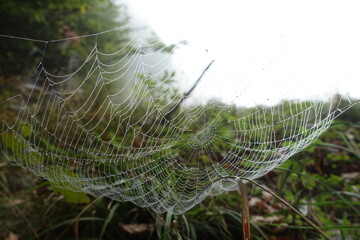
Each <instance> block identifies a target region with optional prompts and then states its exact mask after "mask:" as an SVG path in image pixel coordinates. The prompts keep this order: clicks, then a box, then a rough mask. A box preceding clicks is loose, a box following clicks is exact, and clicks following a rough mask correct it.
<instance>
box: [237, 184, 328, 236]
mask: <svg viewBox="0 0 360 240" xmlns="http://www.w3.org/2000/svg"><path fill="white" fill-rule="evenodd" d="M242 179H244V180H246V181H249V182H251V183H253V184H255V185H256V186H258V187H260V188H261V189H263V190H265V191H267V192H268V193H270V194H271V195H272V196H274V197H275V198H277V199H278V200H279V201H280V202H282V203H283V204H285V205H286V206H287V207H288V208H290V209H291V210H293V211H294V212H295V213H296V214H298V215H299V216H300V217H302V218H303V219H304V220H305V221H306V222H307V223H308V224H310V226H312V227H313V228H315V229H316V230H317V231H318V232H319V233H320V234H321V235H323V236H324V237H325V238H326V239H327V240H331V238H330V237H329V236H328V235H327V234H326V233H325V232H324V231H323V230H322V229H320V228H319V227H318V226H317V225H316V224H315V223H314V222H312V221H311V220H310V219H309V218H307V217H306V216H305V215H304V214H302V213H301V212H300V211H299V210H297V209H296V208H294V207H293V206H291V204H290V203H288V202H287V201H285V200H284V199H283V198H281V197H280V196H278V195H276V194H275V193H274V192H272V191H271V190H270V189H268V188H267V187H265V186H262V185H261V184H259V183H257V182H255V181H254V180H251V179H248V178H242Z"/></svg>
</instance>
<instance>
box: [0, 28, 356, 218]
mask: <svg viewBox="0 0 360 240" xmlns="http://www.w3.org/2000/svg"><path fill="white" fill-rule="evenodd" d="M121 30H123V28H122V29H121ZM113 31H118V29H115V30H112V31H107V32H103V33H98V34H93V35H88V36H81V37H76V38H71V39H61V40H51V41H42V42H43V43H44V44H45V45H46V51H45V50H44V58H43V61H41V62H40V63H39V65H38V66H37V68H36V70H35V71H34V74H33V76H32V79H31V81H30V82H31V83H32V85H31V86H30V87H29V88H30V91H23V92H21V93H20V94H19V95H16V96H14V97H12V98H9V99H7V105H8V109H10V110H11V112H12V114H9V115H11V116H12V117H9V119H3V120H2V135H1V136H2V138H1V144H0V148H1V150H2V152H3V154H4V156H5V157H6V158H7V159H8V160H10V161H13V162H15V163H16V164H18V165H20V166H23V167H24V168H27V169H29V170H30V171H32V172H33V173H35V174H36V175H38V176H41V177H43V178H46V179H49V180H50V181H51V182H52V183H53V184H56V185H57V186H59V187H62V188H67V189H70V190H72V191H82V192H86V193H89V194H92V195H96V196H105V197H108V198H111V199H114V200H118V201H131V202H133V203H135V204H137V205H138V206H141V207H149V208H151V209H153V210H154V211H155V212H159V213H160V212H165V211H172V212H173V213H174V214H181V213H184V212H186V211H187V210H188V209H190V208H192V207H193V206H194V205H196V204H197V203H199V202H200V201H202V200H203V199H204V198H205V197H206V196H208V195H210V194H220V193H222V192H223V191H231V190H234V189H236V188H237V186H236V183H235V182H234V181H233V180H231V179H224V178H223V177H228V176H239V177H246V178H249V179H255V178H258V177H261V176H263V175H264V174H266V173H267V172H269V171H271V170H272V169H273V168H275V167H277V166H279V165H280V164H282V163H283V162H284V161H285V160H287V159H288V158H289V157H291V156H292V155H294V154H296V153H297V152H299V151H301V150H303V149H304V148H306V147H307V146H308V145H309V144H311V143H312V142H314V141H315V140H316V139H317V137H318V136H319V135H320V134H321V133H322V132H324V131H325V130H326V129H327V128H328V127H329V126H330V124H331V122H332V120H333V119H334V118H335V117H336V116H337V115H339V114H340V113H342V112H343V111H345V110H346V109H347V108H349V107H351V105H352V104H354V103H353V102H351V101H350V100H349V101H348V102H347V104H346V106H345V107H342V108H340V107H338V105H339V102H340V101H338V100H336V99H335V100H333V101H331V102H325V101H322V102H321V101H302V102H300V101H284V102H282V103H281V104H278V105H276V106H269V107H255V108H248V109H239V108H237V107H234V106H233V105H230V104H224V103H221V102H218V101H208V102H207V103H205V104H192V103H187V104H179V103H180V102H181V101H182V100H184V94H183V93H181V91H179V89H178V88H176V86H174V85H172V81H173V80H174V79H176V75H175V73H176V72H175V71H174V70H172V67H171V66H170V65H171V64H170V61H169V60H168V59H169V58H170V56H171V54H172V52H173V51H175V48H170V49H169V48H168V47H167V46H164V45H163V44H162V43H161V42H160V41H159V42H156V41H153V42H151V43H148V42H147V41H145V40H144V38H143V33H142V31H136V32H135V33H134V34H132V37H131V38H130V39H128V40H127V41H126V42H123V43H122V44H121V46H120V47H119V48H118V49H117V50H116V51H111V52H107V51H106V41H105V40H101V38H102V37H104V36H107V35H108V34H111V32H113ZM83 39H85V40H89V41H93V48H92V49H91V50H90V51H89V54H88V56H87V58H86V59H85V60H84V61H83V63H82V64H80V66H78V67H77V68H76V69H75V70H74V71H72V72H71V73H68V74H63V75H59V74H54V73H51V72H49V71H48V70H47V68H46V67H45V66H46V56H47V54H48V53H49V52H51V48H52V47H54V46H55V45H57V44H69V42H70V43H71V42H74V41H80V40H83ZM104 39H106V38H104ZM154 56H157V57H156V59H157V60H156V61H155V62H154V61H153V60H152V59H153V57H154ZM159 56H160V60H159ZM203 73H205V70H204V72H203ZM14 112H16V115H14V114H13V113H14Z"/></svg>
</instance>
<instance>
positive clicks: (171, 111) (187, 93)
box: [164, 59, 215, 121]
mask: <svg viewBox="0 0 360 240" xmlns="http://www.w3.org/2000/svg"><path fill="white" fill-rule="evenodd" d="M214 61H215V59H214V60H212V61H211V62H210V63H209V65H207V67H206V68H205V69H204V70H203V72H202V73H201V75H200V77H199V78H198V79H197V80H196V82H195V83H194V85H193V86H192V87H191V88H190V89H189V91H187V92H186V93H184V96H183V97H182V98H181V99H180V101H179V102H178V103H177V104H176V105H175V106H174V107H173V109H172V110H170V112H168V113H167V114H166V115H165V117H164V118H165V119H166V120H168V121H169V120H171V116H172V115H173V114H174V112H176V110H177V109H178V108H179V107H180V105H181V103H182V102H183V101H185V99H186V98H188V97H189V96H190V94H191V93H192V91H194V89H195V88H196V86H197V85H198V84H199V83H200V81H201V79H202V77H203V76H204V75H205V73H206V72H207V71H208V70H209V68H210V67H211V65H212V64H213V63H214Z"/></svg>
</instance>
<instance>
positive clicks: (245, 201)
mask: <svg viewBox="0 0 360 240" xmlns="http://www.w3.org/2000/svg"><path fill="white" fill-rule="evenodd" d="M236 182H237V184H238V187H239V191H240V197H241V205H242V206H241V207H242V226H243V239H244V240H250V213H249V198H248V195H247V189H246V186H245V184H244V183H243V182H242V180H241V178H239V177H236Z"/></svg>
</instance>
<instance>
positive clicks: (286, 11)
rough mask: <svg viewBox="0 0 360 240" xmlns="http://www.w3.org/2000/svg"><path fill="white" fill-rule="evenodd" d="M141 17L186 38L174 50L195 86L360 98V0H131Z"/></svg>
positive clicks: (249, 93) (204, 91) (223, 92)
mask: <svg viewBox="0 0 360 240" xmlns="http://www.w3.org/2000/svg"><path fill="white" fill-rule="evenodd" d="M125 3H127V5H128V9H129V13H130V15H131V16H132V17H133V24H135V25H145V26H147V27H148V28H149V29H150V30H152V31H154V32H155V33H156V34H157V35H158V36H159V37H160V38H161V40H162V41H164V42H165V43H167V44H172V43H178V42H180V41H183V40H186V41H187V42H188V44H187V45H185V46H184V45H181V46H179V48H178V49H177V50H176V51H175V53H174V54H173V56H172V58H171V62H172V65H173V67H174V68H175V69H176V71H177V79H178V80H179V81H180V83H179V84H180V85H181V86H182V88H183V89H184V90H185V89H188V88H189V87H191V86H192V84H193V83H194V82H195V81H196V79H197V78H198V76H199V75H200V74H201V72H202V71H203V69H204V68H205V67H206V66H207V65H208V64H209V62H211V61H212V60H213V59H215V63H214V64H213V65H212V67H211V68H210V69H209V71H208V72H207V73H206V75H205V76H204V78H203V79H202V81H201V83H200V84H199V85H198V86H197V88H196V90H195V92H194V93H193V94H192V98H193V101H204V100H206V99H210V98H216V99H218V100H221V101H224V102H227V103H236V104H240V105H244V106H253V105H258V104H265V105H271V104H276V103H277V102H279V101H281V100H282V99H300V100H305V99H319V100H324V99H327V98H329V97H331V96H332V95H334V94H336V93H340V94H342V95H344V96H349V97H353V98H360V91H359V89H360V81H359V79H360V71H359V66H360V46H359V44H358V43H359V42H360V34H359V32H358V31H357V30H356V29H357V24H358V23H359V22H360V15H359V14H358V11H357V9H359V8H358V7H359V3H357V2H356V1H346V2H341V4H339V1H316V2H314V1H301V2H293V1H221V2H220V1H203V0H198V1H190V0H184V1H166V0H154V1H146V0H131V1H130V0H128V1H125Z"/></svg>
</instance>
